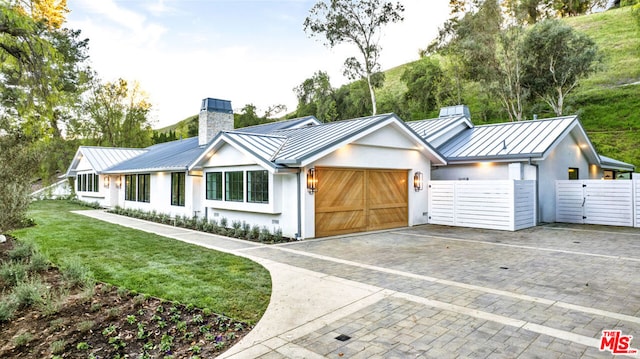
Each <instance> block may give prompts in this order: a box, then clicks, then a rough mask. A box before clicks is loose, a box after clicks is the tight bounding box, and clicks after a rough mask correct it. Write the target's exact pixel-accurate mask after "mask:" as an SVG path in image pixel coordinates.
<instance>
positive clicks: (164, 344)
mask: <svg viewBox="0 0 640 359" xmlns="http://www.w3.org/2000/svg"><path fill="white" fill-rule="evenodd" d="M172 344H173V337H172V336H171V335H168V334H163V335H162V339H160V350H161V351H163V352H165V353H166V352H168V351H170V350H171V345H172Z"/></svg>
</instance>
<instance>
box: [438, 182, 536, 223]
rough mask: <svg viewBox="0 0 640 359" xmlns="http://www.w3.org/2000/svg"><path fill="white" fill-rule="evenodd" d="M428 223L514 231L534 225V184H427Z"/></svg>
mask: <svg viewBox="0 0 640 359" xmlns="http://www.w3.org/2000/svg"><path fill="white" fill-rule="evenodd" d="M429 191H430V193H429V223H432V224H442V225H448V226H460V227H473V228H487V229H500V230H508V231H514V230H518V229H523V228H528V227H533V226H535V225H536V222H537V219H536V195H535V191H536V182H535V181H514V180H505V181H430V182H429Z"/></svg>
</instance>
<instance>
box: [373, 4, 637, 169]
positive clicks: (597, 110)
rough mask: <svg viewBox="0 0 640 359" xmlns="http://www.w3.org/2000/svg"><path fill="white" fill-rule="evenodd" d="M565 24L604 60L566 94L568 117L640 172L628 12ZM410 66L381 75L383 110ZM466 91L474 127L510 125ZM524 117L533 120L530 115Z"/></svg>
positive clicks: (472, 89) (541, 109)
mask: <svg viewBox="0 0 640 359" xmlns="http://www.w3.org/2000/svg"><path fill="white" fill-rule="evenodd" d="M564 21H566V23H567V24H569V25H571V26H573V27H574V28H576V29H578V30H579V31H582V32H584V33H586V34H587V35H589V36H590V37H591V38H592V39H593V40H594V41H595V42H596V43H597V44H598V46H599V47H600V50H601V52H602V54H603V57H604V59H603V63H602V65H601V68H600V71H599V72H597V73H596V74H594V75H592V76H591V77H590V78H588V79H585V80H583V81H582V82H581V83H580V86H579V87H578V88H577V89H576V90H574V92H573V93H572V94H570V95H569V97H568V98H567V103H566V107H565V108H566V109H567V110H566V113H567V114H570V113H577V114H579V115H580V120H581V121H582V123H583V125H584V127H585V129H586V130H587V132H588V134H589V137H590V138H591V140H592V142H593V143H594V145H595V147H596V149H597V150H598V152H599V153H600V154H602V155H605V156H609V157H613V158H616V159H618V160H621V161H625V162H629V163H633V164H635V165H636V166H638V168H639V170H640V132H639V131H640V27H638V25H637V24H636V20H635V19H634V18H633V16H632V14H631V8H630V7H625V8H621V9H613V10H609V11H605V12H602V13H597V14H591V15H586V16H579V17H573V18H567V19H565V20H564ZM427 42H428V41H425V44H426V43H427ZM409 65H410V64H405V65H401V66H398V67H395V68H393V69H390V70H388V71H386V72H385V74H386V79H385V84H384V86H383V88H381V89H380V90H378V91H377V95H378V97H379V99H378V101H379V103H380V108H382V109H383V110H388V109H390V108H389V107H387V106H385V105H386V104H388V103H397V101H394V99H399V98H401V97H402V96H403V94H404V92H405V91H406V86H405V84H404V83H403V82H402V81H401V80H400V77H401V76H402V73H403V72H404V69H405V67H406V66H409ZM464 92H465V93H464V95H463V96H464V98H465V104H466V105H468V106H469V109H470V110H471V116H472V119H473V121H474V123H476V124H482V123H485V122H489V123H491V122H505V121H508V117H507V115H506V114H505V113H504V112H503V111H502V110H501V109H500V108H499V105H498V104H497V103H495V102H494V101H490V100H487V98H486V95H485V93H484V92H483V91H482V89H481V88H480V87H479V86H478V85H477V84H468V85H467V86H466V88H465V91H464ZM535 111H536V114H537V115H538V116H539V118H545V117H552V116H554V114H553V113H552V112H551V110H550V109H548V108H546V107H545V106H544V105H538V106H535ZM381 112H382V111H381ZM437 115H438V113H437V111H434V112H433V114H432V116H433V117H436V116H437ZM528 117H529V118H531V114H529V116H528ZM405 120H410V119H405ZM414 120H415V119H414Z"/></svg>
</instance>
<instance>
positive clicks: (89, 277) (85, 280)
mask: <svg viewBox="0 0 640 359" xmlns="http://www.w3.org/2000/svg"><path fill="white" fill-rule="evenodd" d="M62 277H63V278H64V279H65V280H66V281H67V282H68V283H69V284H70V285H71V286H76V285H77V286H84V287H89V286H91V287H93V285H94V282H93V274H92V273H91V271H90V270H89V269H88V268H87V267H85V266H84V264H82V263H81V262H80V260H79V259H77V258H74V259H72V260H70V261H67V262H66V263H65V264H64V266H63V267H62Z"/></svg>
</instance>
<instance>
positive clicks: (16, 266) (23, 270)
mask: <svg viewBox="0 0 640 359" xmlns="http://www.w3.org/2000/svg"><path fill="white" fill-rule="evenodd" d="M0 278H2V280H3V281H4V282H5V283H6V284H7V285H9V286H15V285H16V284H18V283H19V282H22V281H24V279H25V278H27V266H26V265H25V264H23V263H19V262H13V261H12V262H5V263H2V265H0Z"/></svg>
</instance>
